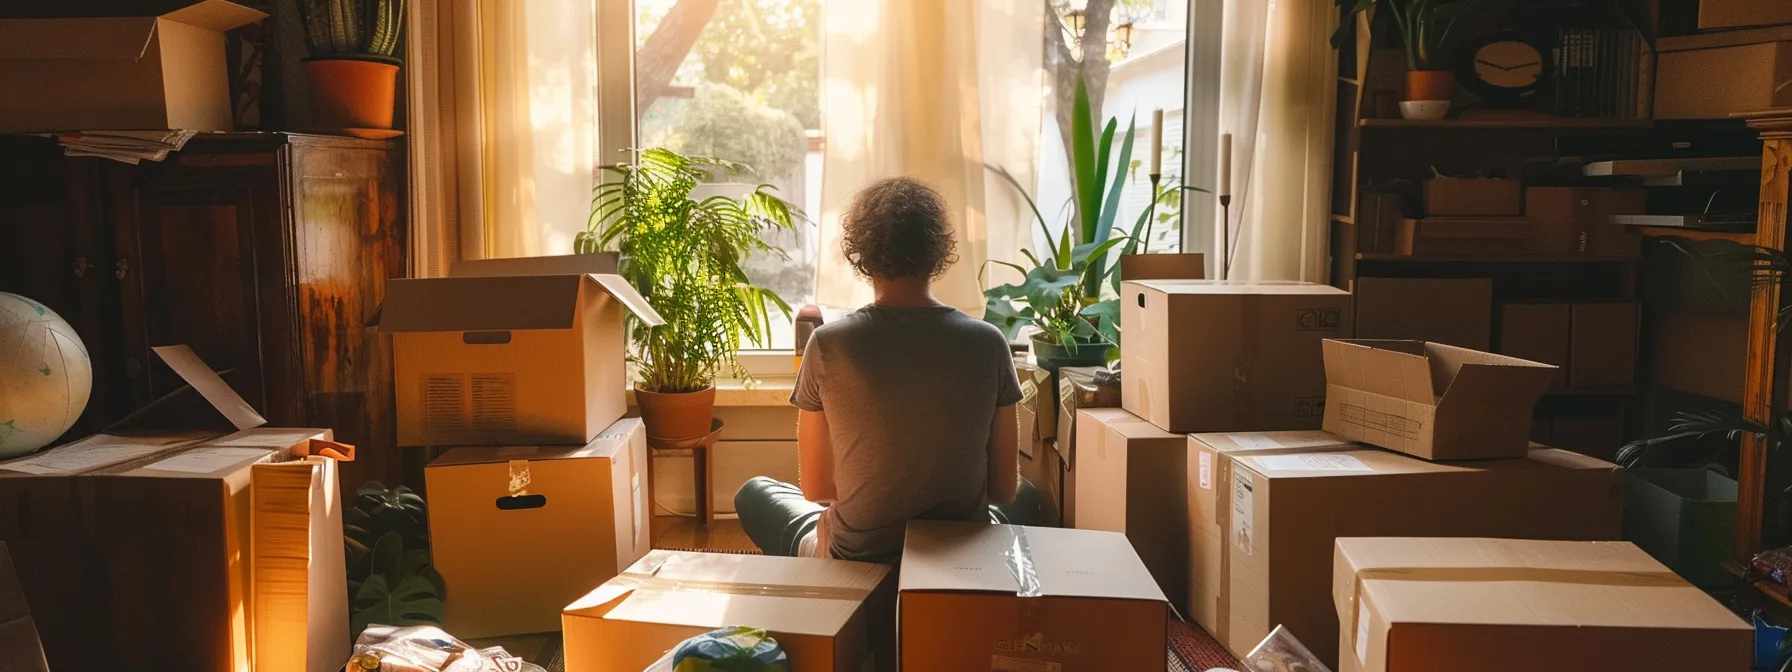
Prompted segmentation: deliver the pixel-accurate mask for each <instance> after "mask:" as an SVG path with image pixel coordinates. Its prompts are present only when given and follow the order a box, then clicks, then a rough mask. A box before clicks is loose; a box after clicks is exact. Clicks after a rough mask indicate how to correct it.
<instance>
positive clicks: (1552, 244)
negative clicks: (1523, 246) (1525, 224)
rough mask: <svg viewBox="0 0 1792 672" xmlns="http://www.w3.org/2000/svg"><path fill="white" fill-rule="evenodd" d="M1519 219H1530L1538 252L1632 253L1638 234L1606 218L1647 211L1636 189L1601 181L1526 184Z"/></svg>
mask: <svg viewBox="0 0 1792 672" xmlns="http://www.w3.org/2000/svg"><path fill="white" fill-rule="evenodd" d="M1524 193H1525V196H1524V214H1525V219H1526V220H1529V221H1530V222H1531V226H1532V227H1533V233H1534V235H1535V237H1536V241H1537V246H1536V251H1537V253H1538V254H1542V255H1548V256H1557V257H1559V256H1568V255H1579V254H1587V255H1595V256H1634V255H1637V254H1639V253H1641V251H1642V237H1641V236H1639V235H1637V233H1636V232H1635V231H1634V230H1631V228H1630V227H1627V226H1624V225H1622V224H1615V223H1613V222H1612V216H1613V215H1640V214H1644V213H1646V212H1648V210H1649V203H1648V200H1649V199H1648V194H1647V193H1646V192H1645V191H1644V190H1642V189H1608V188H1602V187H1527V188H1526V189H1525V191H1524Z"/></svg>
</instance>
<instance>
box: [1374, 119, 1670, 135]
mask: <svg viewBox="0 0 1792 672" xmlns="http://www.w3.org/2000/svg"><path fill="white" fill-rule="evenodd" d="M1653 125H1654V124H1653V123H1652V122H1650V121H1649V120H1647V119H1597V118H1587V117H1549V118H1535V119H1500V118H1488V119H1472V118H1471V119H1358V120H1357V127H1359V128H1375V129H1458V130H1500V129H1509V130H1537V131H1550V132H1557V133H1562V132H1573V131H1636V130H1644V129H1648V128H1650V127H1651V126H1653Z"/></svg>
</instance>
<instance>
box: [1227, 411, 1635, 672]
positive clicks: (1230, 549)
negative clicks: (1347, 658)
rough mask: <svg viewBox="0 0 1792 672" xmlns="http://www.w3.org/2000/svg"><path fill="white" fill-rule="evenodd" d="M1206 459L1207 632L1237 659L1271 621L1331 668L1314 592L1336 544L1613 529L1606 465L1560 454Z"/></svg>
mask: <svg viewBox="0 0 1792 672" xmlns="http://www.w3.org/2000/svg"><path fill="white" fill-rule="evenodd" d="M1217 459H1221V460H1223V463H1224V464H1226V465H1227V466H1226V469H1227V470H1229V471H1228V472H1226V473H1224V474H1223V477H1221V478H1218V479H1216V480H1217V482H1216V483H1215V487H1216V488H1221V490H1220V493H1219V495H1220V497H1221V498H1222V499H1221V502H1222V505H1221V506H1220V508H1219V514H1220V516H1221V520H1220V524H1221V527H1222V529H1224V530H1225V536H1224V537H1223V538H1222V539H1223V541H1222V543H1223V544H1224V550H1223V552H1224V553H1225V554H1226V555H1225V556H1224V557H1225V560H1224V563H1223V565H1222V567H1221V574H1222V578H1221V581H1220V583H1219V585H1220V586H1221V589H1220V590H1221V591H1222V592H1220V593H1219V594H1218V595H1217V596H1216V600H1217V604H1216V611H1217V613H1218V614H1219V616H1220V618H1221V619H1222V620H1221V624H1220V626H1219V627H1216V628H1214V635H1215V636H1216V637H1218V638H1219V639H1220V641H1221V643H1222V644H1224V645H1226V647H1227V648H1228V649H1229V650H1231V651H1232V652H1233V653H1235V654H1238V655H1244V654H1245V653H1246V652H1248V651H1250V649H1251V647H1254V646H1256V645H1257V643H1258V642H1260V641H1262V640H1263V638H1264V637H1266V636H1268V635H1269V632H1270V630H1272V629H1274V628H1275V626H1276V625H1278V624H1279V625H1283V626H1286V627H1287V628H1288V629H1289V630H1291V631H1293V632H1294V634H1295V636H1296V637H1299V638H1300V640H1301V641H1302V642H1303V643H1305V644H1306V645H1307V648H1309V649H1311V650H1312V651H1313V652H1314V653H1315V654H1317V655H1319V656H1320V657H1321V658H1322V659H1323V660H1324V661H1325V662H1326V663H1327V664H1334V663H1335V662H1336V659H1335V655H1336V654H1337V652H1338V647H1337V640H1336V639H1335V637H1336V636H1337V633H1338V631H1339V629H1338V617H1337V613H1336V612H1334V611H1333V609H1332V603H1331V599H1330V596H1329V595H1328V594H1327V592H1326V591H1327V588H1328V586H1330V584H1331V558H1330V557H1329V551H1328V549H1330V548H1332V544H1333V543H1334V542H1335V541H1336V540H1337V539H1339V538H1341V537H1371V536H1410V537H1436V536H1459V535H1464V534H1469V535H1477V536H1488V537H1507V538H1516V539H1570V540H1601V539H1616V538H1618V535H1619V532H1620V530H1621V527H1622V517H1621V512H1620V509H1621V507H1622V505H1623V499H1622V495H1621V494H1620V491H1621V489H1622V488H1621V483H1622V481H1621V478H1622V476H1621V474H1620V473H1619V470H1618V468H1617V465H1614V464H1611V463H1609V462H1604V461H1601V460H1596V459H1593V458H1590V457H1586V456H1583V455H1575V454H1573V453H1569V452H1566V451H1561V450H1553V449H1548V448H1542V447H1538V449H1537V450H1533V451H1531V452H1530V453H1529V454H1528V455H1527V457H1526V458H1525V459H1516V460H1481V461H1475V462H1447V463H1446V462H1427V461H1425V460H1420V459H1415V458H1412V457H1409V456H1406V455H1401V454H1399V453H1394V452H1389V451H1385V450H1378V449H1374V448H1368V447H1366V446H1358V447H1355V448H1352V449H1337V448H1327V449H1320V450H1314V451H1307V452H1299V453H1290V452H1282V453H1266V454H1252V455H1226V456H1221V457H1220V458H1217ZM1495 502H1497V503H1498V504H1497V505H1494V504H1493V503H1495ZM1420 669H1427V670H1430V669H1445V668H1420Z"/></svg>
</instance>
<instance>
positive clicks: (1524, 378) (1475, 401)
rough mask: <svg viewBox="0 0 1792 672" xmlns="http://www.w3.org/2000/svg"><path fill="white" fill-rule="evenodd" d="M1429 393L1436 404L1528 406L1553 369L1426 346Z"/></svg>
mask: <svg viewBox="0 0 1792 672" xmlns="http://www.w3.org/2000/svg"><path fill="white" fill-rule="evenodd" d="M1425 354H1426V357H1427V358H1428V359H1429V360H1430V366H1431V380H1432V389H1435V390H1439V391H1440V394H1439V395H1438V396H1439V397H1440V400H1439V401H1440V403H1449V404H1452V405H1456V404H1462V405H1469V406H1480V405H1489V404H1502V403H1522V404H1524V405H1525V406H1530V405H1532V404H1534V403H1536V400H1537V397H1538V396H1540V395H1542V394H1543V390H1544V389H1545V388H1547V387H1549V381H1550V379H1552V378H1554V377H1555V371H1556V367H1555V366H1553V365H1550V364H1542V363H1538V362H1532V361H1528V360H1523V359H1519V358H1517V357H1507V356H1505V355H1496V354H1493V353H1489V352H1480V351H1477V350H1469V349H1466V348H1458V347H1455V346H1450V345H1444V344H1442V343H1426V344H1425Z"/></svg>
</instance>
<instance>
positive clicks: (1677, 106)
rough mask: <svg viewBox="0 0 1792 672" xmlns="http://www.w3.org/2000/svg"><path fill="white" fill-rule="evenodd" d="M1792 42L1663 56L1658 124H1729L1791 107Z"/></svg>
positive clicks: (1657, 70)
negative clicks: (1681, 121) (1746, 115)
mask: <svg viewBox="0 0 1792 672" xmlns="http://www.w3.org/2000/svg"><path fill="white" fill-rule="evenodd" d="M1788 79H1792V42H1763V43H1759V44H1743V45H1736V46H1728V47H1717V48H1714V49H1693V50H1689V51H1664V52H1661V54H1660V55H1659V56H1658V57H1656V62H1655V118H1656V119H1727V118H1729V116H1730V115H1732V114H1736V113H1738V112H1759V111H1761V110H1770V109H1775V108H1781V107H1792V88H1788V87H1786V86H1784V84H1785V82H1786V80H1788Z"/></svg>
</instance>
